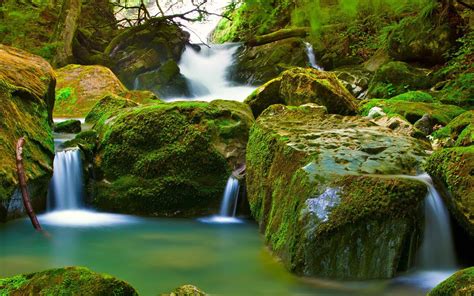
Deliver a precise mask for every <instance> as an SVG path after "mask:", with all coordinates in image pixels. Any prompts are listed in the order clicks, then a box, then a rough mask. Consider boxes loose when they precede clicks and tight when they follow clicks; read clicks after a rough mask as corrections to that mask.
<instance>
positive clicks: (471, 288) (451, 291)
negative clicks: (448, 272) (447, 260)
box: [428, 267, 474, 296]
mask: <svg viewBox="0 0 474 296" xmlns="http://www.w3.org/2000/svg"><path fill="white" fill-rule="evenodd" d="M472 294H474V267H469V268H466V269H463V270H459V271H457V272H456V273H455V274H453V275H452V276H450V277H449V278H448V279H446V280H444V281H443V282H441V283H440V284H439V285H437V286H436V287H435V288H434V289H433V290H431V291H430V292H429V293H428V296H445V295H451V296H471V295H472Z"/></svg>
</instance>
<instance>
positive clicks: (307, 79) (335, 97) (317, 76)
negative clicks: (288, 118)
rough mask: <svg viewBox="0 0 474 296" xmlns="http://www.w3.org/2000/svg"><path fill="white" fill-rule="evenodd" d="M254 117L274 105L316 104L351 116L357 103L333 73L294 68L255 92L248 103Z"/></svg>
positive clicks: (354, 112) (333, 111) (332, 111)
mask: <svg viewBox="0 0 474 296" xmlns="http://www.w3.org/2000/svg"><path fill="white" fill-rule="evenodd" d="M245 103H247V104H248V105H249V106H250V108H251V109H252V112H253V114H254V116H255V117H257V116H259V115H260V114H261V113H262V112H263V110H265V109H266V108H267V107H268V106H270V105H273V104H284V105H291V106H299V105H303V104H307V103H315V104H318V105H320V106H324V107H326V108H327V110H328V112H329V113H334V114H342V115H352V114H356V113H357V103H356V100H355V98H354V97H353V96H352V95H351V93H350V92H349V91H348V90H347V89H346V88H345V87H344V85H342V83H341V82H340V81H339V80H338V79H337V77H336V75H334V73H330V72H324V71H318V70H316V69H312V68H292V69H290V70H287V71H285V72H283V73H282V74H281V75H280V76H279V77H277V78H275V79H273V80H270V81H269V82H267V83H266V84H264V85H263V86H261V87H259V88H258V89H257V90H255V91H254V92H253V93H252V94H251V95H250V96H249V97H248V98H247V99H246V100H245Z"/></svg>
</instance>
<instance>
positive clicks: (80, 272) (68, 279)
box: [0, 267, 138, 296]
mask: <svg viewBox="0 0 474 296" xmlns="http://www.w3.org/2000/svg"><path fill="white" fill-rule="evenodd" d="M33 294H35V295H89V296H92V295H115V296H135V295H138V293H137V292H136V291H135V289H134V288H133V287H132V286H130V285H129V284H128V283H126V282H124V281H121V280H118V279H116V278H114V277H112V276H110V275H107V274H99V273H95V272H92V271H90V270H89V269H87V268H84V267H66V268H58V269H51V270H46V271H42V272H37V273H30V274H23V275H18V276H15V277H13V278H7V279H0V295H33Z"/></svg>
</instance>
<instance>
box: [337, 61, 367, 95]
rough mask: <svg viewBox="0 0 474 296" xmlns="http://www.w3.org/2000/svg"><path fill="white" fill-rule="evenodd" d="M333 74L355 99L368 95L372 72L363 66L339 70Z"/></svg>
mask: <svg viewBox="0 0 474 296" xmlns="http://www.w3.org/2000/svg"><path fill="white" fill-rule="evenodd" d="M333 72H334V74H336V77H337V78H338V79H339V80H340V81H341V82H342V84H343V85H344V86H345V87H346V88H347V90H348V91H349V92H350V93H351V94H352V95H353V96H354V97H356V98H362V97H364V96H365V95H366V94H367V89H368V87H369V82H370V80H371V79H372V76H373V73H372V72H370V71H368V70H366V69H364V68H363V67H361V66H353V67H344V68H339V69H335V70H333Z"/></svg>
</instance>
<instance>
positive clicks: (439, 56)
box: [388, 16, 457, 65]
mask: <svg viewBox="0 0 474 296" xmlns="http://www.w3.org/2000/svg"><path fill="white" fill-rule="evenodd" d="M456 39H457V34H456V28H454V27H451V26H450V25H449V24H448V23H447V22H446V19H444V20H443V22H441V23H439V22H437V21H435V20H434V18H429V17H419V16H417V17H407V18H404V19H403V20H402V21H401V22H400V23H399V24H398V25H397V26H396V28H395V30H393V31H392V32H391V34H390V36H389V39H388V50H389V54H390V56H391V57H393V58H394V59H396V60H399V61H405V62H417V63H425V64H428V65H435V64H441V63H444V62H445V61H446V57H447V56H446V53H447V52H449V51H450V49H451V48H453V47H454V46H455V44H456Z"/></svg>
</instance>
